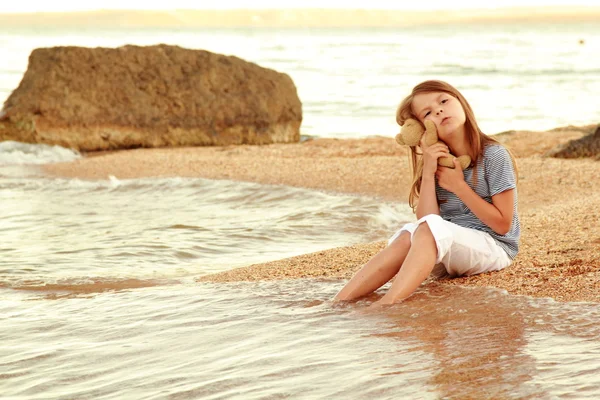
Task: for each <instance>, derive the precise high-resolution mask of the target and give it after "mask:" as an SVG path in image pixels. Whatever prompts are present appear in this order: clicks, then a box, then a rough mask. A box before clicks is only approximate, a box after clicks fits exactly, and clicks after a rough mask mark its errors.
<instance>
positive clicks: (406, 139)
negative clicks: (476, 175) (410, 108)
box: [396, 118, 471, 169]
mask: <svg viewBox="0 0 600 400" xmlns="http://www.w3.org/2000/svg"><path fill="white" fill-rule="evenodd" d="M423 135H425V144H426V145H427V146H431V145H432V144H434V143H437V142H438V134H437V129H436V128H435V124H434V123H433V121H429V120H426V121H425V130H423V125H421V123H420V122H419V121H417V120H415V119H412V118H409V119H407V120H406V121H404V124H403V125H402V129H400V133H399V134H397V135H396V142H398V144H400V145H403V146H417V145H418V144H419V142H420V141H421V137H422V136H423ZM454 158H455V157H454V156H453V155H452V154H450V155H449V156H447V157H440V158H438V165H441V166H443V167H448V168H454ZM458 162H459V163H460V166H461V167H462V169H465V168H467V167H468V166H469V165H471V157H469V156H467V155H465V156H460V157H458Z"/></svg>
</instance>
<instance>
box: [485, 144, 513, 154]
mask: <svg viewBox="0 0 600 400" xmlns="http://www.w3.org/2000/svg"><path fill="white" fill-rule="evenodd" d="M497 154H507V155H508V150H507V149H506V147H504V146H502V145H501V144H500V143H488V144H487V145H485V147H484V148H483V156H484V157H493V156H494V155H497Z"/></svg>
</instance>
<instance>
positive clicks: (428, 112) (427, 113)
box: [423, 111, 431, 118]
mask: <svg viewBox="0 0 600 400" xmlns="http://www.w3.org/2000/svg"><path fill="white" fill-rule="evenodd" d="M429 114H431V111H427V112H426V113H425V115H424V116H423V118H425V117H427V116H428V115H429Z"/></svg>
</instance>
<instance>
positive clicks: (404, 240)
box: [390, 231, 410, 247]
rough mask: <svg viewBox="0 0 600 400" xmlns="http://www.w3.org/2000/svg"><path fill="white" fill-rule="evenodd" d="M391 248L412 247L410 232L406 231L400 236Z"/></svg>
mask: <svg viewBox="0 0 600 400" xmlns="http://www.w3.org/2000/svg"><path fill="white" fill-rule="evenodd" d="M390 245H391V246H406V247H410V232H408V231H404V232H402V233H401V234H400V236H398V237H397V238H396V239H394V241H393V242H392V243H390Z"/></svg>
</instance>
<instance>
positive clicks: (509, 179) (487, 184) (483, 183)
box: [435, 143, 521, 259]
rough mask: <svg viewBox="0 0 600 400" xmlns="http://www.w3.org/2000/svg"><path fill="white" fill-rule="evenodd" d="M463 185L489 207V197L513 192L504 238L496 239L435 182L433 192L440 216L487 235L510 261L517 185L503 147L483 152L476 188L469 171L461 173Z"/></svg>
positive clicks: (515, 245) (516, 228)
mask: <svg viewBox="0 0 600 400" xmlns="http://www.w3.org/2000/svg"><path fill="white" fill-rule="evenodd" d="M463 174H464V176H465V181H466V182H467V183H468V184H469V186H470V187H471V189H473V190H474V191H475V192H476V193H477V194H478V195H479V196H480V197H481V198H483V199H484V200H485V201H487V202H488V203H490V204H491V203H492V196H494V195H496V194H498V193H502V192H504V191H506V190H509V189H515V196H514V197H515V198H514V204H513V210H514V214H513V220H512V224H511V226H510V230H509V231H508V233H507V234H506V235H499V234H497V233H496V232H494V231H493V230H492V229H491V228H490V227H489V226H487V225H486V224H484V223H483V222H481V220H480V219H479V218H477V217H476V216H475V214H473V213H472V212H471V210H469V208H468V207H467V206H465V204H464V203H463V202H462V201H461V200H460V199H459V198H458V197H457V196H456V195H455V194H454V193H452V192H449V191H447V190H445V189H442V188H441V187H440V186H439V185H438V184H437V182H436V185H435V192H436V195H437V199H438V204H439V206H440V216H441V217H442V218H443V219H444V220H446V221H450V222H453V223H455V224H457V225H460V226H462V227H465V228H472V229H477V230H480V231H484V232H487V233H489V234H490V235H491V236H492V238H494V240H495V241H496V243H498V245H500V247H502V248H503V249H504V250H505V251H506V253H507V254H508V256H509V257H510V258H511V259H514V258H515V257H516V255H517V253H518V252H519V237H520V236H521V224H520V222H519V215H518V212H517V190H516V189H517V182H516V177H515V170H514V168H513V164H512V161H511V158H510V155H509V153H508V151H507V150H506V148H504V146H502V145H499V144H494V143H493V144H490V145H488V146H486V147H485V148H484V150H483V157H481V158H480V159H479V161H478V163H477V184H476V185H473V182H472V176H473V167H468V168H466V169H465V170H464V171H463Z"/></svg>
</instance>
